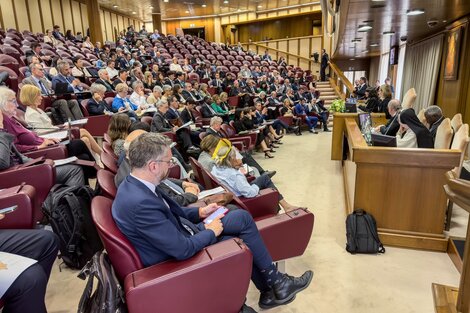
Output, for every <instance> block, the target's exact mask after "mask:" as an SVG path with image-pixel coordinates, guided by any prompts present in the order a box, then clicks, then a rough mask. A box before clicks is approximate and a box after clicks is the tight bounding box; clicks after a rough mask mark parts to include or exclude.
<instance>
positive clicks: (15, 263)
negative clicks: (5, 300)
mask: <svg viewBox="0 0 470 313" xmlns="http://www.w3.org/2000/svg"><path fill="white" fill-rule="evenodd" d="M34 263H37V261H36V260H34V259H30V258H25V257H22V256H19V255H16V254H11V253H7V252H0V298H1V297H3V295H4V294H5V292H6V291H7V290H8V288H10V286H11V285H12V284H13V282H14V281H15V280H16V279H17V278H18V276H20V275H21V273H23V272H24V271H25V270H26V269H27V268H28V267H30V266H31V265H33V264H34Z"/></svg>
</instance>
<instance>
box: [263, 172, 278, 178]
mask: <svg viewBox="0 0 470 313" xmlns="http://www.w3.org/2000/svg"><path fill="white" fill-rule="evenodd" d="M276 173H277V172H276V171H265V172H264V173H263V174H266V175H268V176H269V177H270V178H271V177H273V176H274V175H276Z"/></svg>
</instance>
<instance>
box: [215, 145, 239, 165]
mask: <svg viewBox="0 0 470 313" xmlns="http://www.w3.org/2000/svg"><path fill="white" fill-rule="evenodd" d="M228 150H230V151H229V152H228V154H227V151H228ZM226 154H227V156H226V157H225V158H223V156H224V155H226ZM235 157H236V152H235V150H234V149H232V148H231V147H222V148H220V149H219V151H217V155H216V156H215V158H214V160H215V165H217V166H222V167H232V163H231V160H232V159H233V158H235Z"/></svg>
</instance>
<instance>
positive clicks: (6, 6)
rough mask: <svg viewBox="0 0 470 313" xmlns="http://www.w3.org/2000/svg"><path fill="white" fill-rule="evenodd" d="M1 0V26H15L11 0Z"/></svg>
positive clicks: (6, 27)
mask: <svg viewBox="0 0 470 313" xmlns="http://www.w3.org/2000/svg"><path fill="white" fill-rule="evenodd" d="M1 1H2V17H3V24H4V25H3V28H5V29H8V28H16V27H17V25H16V21H15V12H14V10H13V3H12V0H1Z"/></svg>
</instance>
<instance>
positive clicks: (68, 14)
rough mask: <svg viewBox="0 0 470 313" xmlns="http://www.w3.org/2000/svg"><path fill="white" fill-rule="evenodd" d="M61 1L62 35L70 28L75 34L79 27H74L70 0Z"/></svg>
mask: <svg viewBox="0 0 470 313" xmlns="http://www.w3.org/2000/svg"><path fill="white" fill-rule="evenodd" d="M61 2H62V12H63V15H64V23H65V25H64V35H65V31H66V30H68V29H70V30H71V31H72V32H73V33H74V34H76V33H77V32H79V31H81V30H80V29H79V28H78V29H75V26H74V23H73V22H74V19H75V16H74V17H72V6H71V5H70V0H61Z"/></svg>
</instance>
